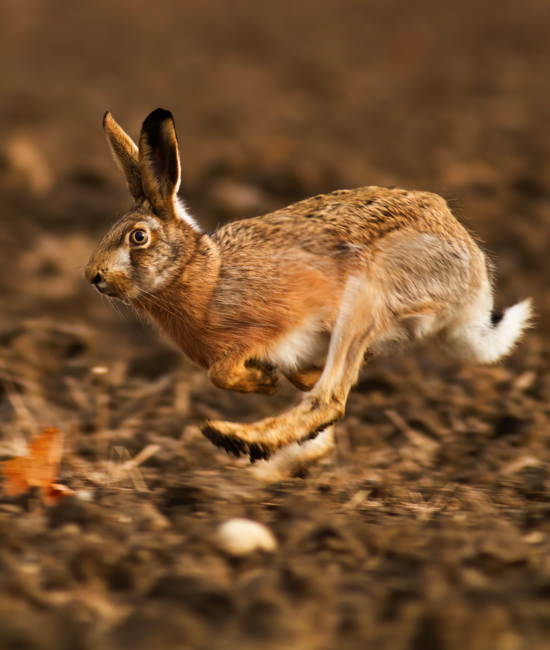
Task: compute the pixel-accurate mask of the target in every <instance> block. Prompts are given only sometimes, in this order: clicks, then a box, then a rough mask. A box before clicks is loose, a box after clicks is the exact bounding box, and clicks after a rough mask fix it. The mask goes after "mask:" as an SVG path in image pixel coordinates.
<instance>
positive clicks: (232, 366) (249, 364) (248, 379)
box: [208, 355, 277, 395]
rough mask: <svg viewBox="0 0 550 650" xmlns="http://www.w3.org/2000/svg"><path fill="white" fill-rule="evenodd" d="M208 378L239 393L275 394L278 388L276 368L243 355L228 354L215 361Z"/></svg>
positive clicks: (216, 384)
mask: <svg viewBox="0 0 550 650" xmlns="http://www.w3.org/2000/svg"><path fill="white" fill-rule="evenodd" d="M208 378H209V379H210V381H211V382H212V383H213V384H214V386H217V387H218V388H226V389H227V390H234V391H237V392H239V393H262V394H263V395H273V393H274V392H275V391H276V390H277V375H276V373H275V368H273V367H272V366H269V365H268V364H263V363H260V362H257V361H255V360H252V359H246V358H244V357H242V356H236V355H235V356H233V355H228V356H227V357H224V358H223V359H220V360H219V361H216V362H215V363H213V364H212V365H211V366H210V368H209V370H208Z"/></svg>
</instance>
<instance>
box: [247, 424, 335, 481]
mask: <svg viewBox="0 0 550 650" xmlns="http://www.w3.org/2000/svg"><path fill="white" fill-rule="evenodd" d="M333 449H334V426H330V427H328V428H326V429H324V431H321V432H320V433H319V435H318V436H317V437H316V438H315V439H314V440H306V442H303V443H301V444H300V443H298V442H293V443H292V444H290V445H287V446H286V447H283V449H280V450H279V451H278V452H277V453H275V454H274V455H273V456H272V457H271V458H270V459H269V460H261V461H259V462H257V463H255V464H254V465H252V467H251V472H252V474H253V476H255V477H256V478H258V479H260V480H261V481H281V480H283V479H285V478H289V477H293V476H300V475H303V474H304V473H305V472H307V470H308V469H309V468H310V467H311V466H312V465H315V464H316V463H318V462H319V461H320V460H322V459H323V458H325V457H326V456H328V455H329V454H330V453H331V451H332V450H333Z"/></svg>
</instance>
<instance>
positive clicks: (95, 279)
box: [86, 268, 117, 298]
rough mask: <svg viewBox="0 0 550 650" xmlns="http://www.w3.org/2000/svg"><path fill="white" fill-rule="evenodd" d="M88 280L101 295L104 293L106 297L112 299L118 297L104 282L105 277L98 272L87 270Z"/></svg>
mask: <svg viewBox="0 0 550 650" xmlns="http://www.w3.org/2000/svg"><path fill="white" fill-rule="evenodd" d="M86 280H88V282H89V283H90V284H92V285H93V286H94V287H95V288H96V289H97V290H98V291H99V293H103V294H104V295H106V296H111V297H112V298H115V297H116V295H117V294H116V293H114V291H113V288H112V287H111V285H110V284H109V283H108V282H106V281H105V280H104V278H103V276H102V275H101V273H99V272H98V271H95V270H93V269H89V268H87V269H86Z"/></svg>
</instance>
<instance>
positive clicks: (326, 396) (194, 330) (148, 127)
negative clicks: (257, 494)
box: [86, 108, 531, 460]
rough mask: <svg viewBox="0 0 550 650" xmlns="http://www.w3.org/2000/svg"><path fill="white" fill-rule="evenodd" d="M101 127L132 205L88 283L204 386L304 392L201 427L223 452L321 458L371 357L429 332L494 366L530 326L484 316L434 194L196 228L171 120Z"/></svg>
mask: <svg viewBox="0 0 550 650" xmlns="http://www.w3.org/2000/svg"><path fill="white" fill-rule="evenodd" d="M103 126H104V129H105V132H106V134H107V140H108V142H109V145H110V148H111V151H112V153H113V155H114V158H115V160H116V162H117V164H118V166H119V167H120V169H121V171H122V172H123V174H124V176H125V177H126V181H127V183H128V189H129V190H130V193H131V195H132V197H133V201H134V203H133V206H132V208H131V210H130V211H129V212H128V213H127V214H126V215H125V216H123V217H122V218H121V219H120V220H119V221H118V222H116V223H115V224H114V225H113V227H112V228H111V230H110V231H109V232H108V233H107V235H106V236H105V237H104V239H103V241H102V242H101V243H100V245H99V247H98V248H97V250H96V251H95V252H94V254H93V255H92V257H91V259H90V262H89V263H88V266H87V267H86V279H87V280H88V281H89V282H90V283H91V284H93V285H94V286H95V287H96V289H97V290H98V291H100V292H101V293H103V294H106V295H107V296H111V297H115V298H120V299H122V300H124V301H126V302H127V303H130V304H131V305H133V306H134V307H135V308H136V309H137V310H139V311H140V312H144V313H146V314H148V316H149V317H150V318H151V319H152V320H153V321H154V322H155V323H156V324H157V325H158V327H159V328H160V330H161V331H162V332H163V334H164V335H165V336H166V337H167V338H168V339H170V340H171V341H172V342H173V343H174V344H175V345H176V346H177V347H178V348H179V349H180V350H181V351H182V352H183V353H184V354H186V355H187V356H188V357H189V358H190V359H192V360H193V361H194V362H195V363H197V364H198V365H200V366H202V367H203V368H206V369H207V370H208V376H209V378H210V380H211V381H212V383H213V384H214V385H215V386H219V387H220V388H227V389H229V390H235V391H240V392H243V393H252V392H257V393H264V394H266V395H271V394H272V393H274V392H275V390H276V388H277V375H278V373H280V374H282V375H284V376H285V377H286V378H287V379H288V380H289V381H290V382H292V383H293V384H294V385H295V386H297V387H298V388H299V389H300V390H302V391H304V392H305V395H304V397H303V400H302V402H301V403H300V405H299V406H297V407H295V408H293V409H292V410H290V411H288V412H286V413H283V414H282V415H280V416H278V417H272V418H267V419H264V420H261V421H259V422H256V423H255V424H239V423H236V422H208V423H206V424H205V425H204V427H203V430H202V431H203V434H204V435H205V436H206V437H207V438H209V439H210V440H211V441H212V442H213V443H214V444H216V445H218V446H220V447H223V448H224V449H226V450H228V451H230V452H233V453H235V454H240V453H246V454H249V455H250V458H251V459H252V460H254V459H259V458H268V457H269V456H270V455H271V454H273V453H274V452H277V451H278V450H280V449H281V448H283V447H286V446H287V445H290V444H291V443H303V442H305V441H308V440H310V442H308V443H307V444H304V445H303V448H304V451H305V450H306V449H308V448H309V451H310V454H311V456H312V457H318V456H322V455H323V454H324V453H326V451H327V450H328V449H330V446H331V442H330V440H325V441H324V442H320V441H321V439H322V438H323V436H319V438H318V439H317V440H311V439H313V438H315V437H316V436H317V434H318V433H320V432H325V433H324V434H323V435H324V436H325V437H326V436H327V435H329V436H330V435H332V428H331V425H332V424H333V423H334V422H336V421H337V420H340V419H341V418H342V417H343V416H344V411H345V407H346V400H347V397H348V393H349V391H350V389H351V387H352V386H353V384H354V383H355V381H356V380H357V376H358V373H359V370H360V369H361V366H362V365H363V363H364V362H365V360H366V359H368V358H369V357H370V356H371V355H373V354H380V353H384V352H385V351H386V350H388V349H389V348H390V347H391V346H392V345H393V344H396V343H414V342H416V341H421V340H423V339H426V338H428V337H435V338H437V339H438V340H439V341H440V342H441V343H442V344H443V345H444V346H445V347H446V348H447V349H448V350H449V351H451V352H452V353H454V354H456V355H457V356H458V357H460V358H462V359H467V360H471V361H477V362H481V363H492V362H495V361H497V360H498V359H500V358H501V357H503V356H504V355H506V354H508V353H509V352H510V351H511V350H512V348H513V347H514V345H515V343H516V342H517V341H518V339H519V338H520V336H521V334H522V331H523V330H524V328H526V327H527V326H528V324H529V318H530V314H531V304H530V301H529V300H526V301H524V302H521V303H519V304H517V305H515V306H513V307H511V308H509V309H507V310H506V311H504V312H503V313H496V312H495V311H493V289H492V285H491V272H490V263H489V262H488V261H487V258H486V257H485V254H484V253H483V252H482V251H481V250H480V248H479V247H478V246H477V244H476V243H475V241H474V240H473V239H472V237H471V236H470V235H469V234H468V232H467V231H466V230H465V229H464V228H463V226H461V225H460V223H458V221H457V220H456V219H455V218H454V216H453V215H452V214H451V212H450V210H449V208H448V206H447V204H446V203H445V201H444V200H443V199H442V198H441V197H440V196H437V195H435V194H429V193H427V192H409V191H406V190H400V189H384V188H380V187H364V188H361V189H357V190H340V191H337V192H332V193H331V194H327V195H322V196H315V197H313V198H310V199H306V200H305V201H300V202H299V203H296V204H295V205H292V206H290V207H287V208H284V209H282V210H279V211H277V212H274V213H272V214H267V215H265V216H261V217H256V218H254V219H247V220H244V221H237V222H234V223H229V224H227V225H225V226H223V227H221V228H219V229H218V230H217V231H215V232H214V233H211V234H205V233H203V232H202V231H201V230H200V228H199V227H198V226H197V224H196V223H195V221H194V220H193V219H192V218H191V217H190V216H189V214H188V213H187V212H186V210H185V208H184V206H183V205H182V204H181V203H180V202H179V200H178V198H177V191H178V187H179V184H180V160H179V154H178V143H177V139H176V132H175V127H174V120H173V118H172V115H171V113H170V112H168V111H165V110H163V109H160V108H159V109H157V110H156V111H153V112H152V113H151V114H150V115H149V116H148V117H147V118H146V120H145V122H144V123H143V127H142V130H141V135H140V138H139V146H136V145H135V144H134V142H133V141H132V140H131V139H130V137H129V136H128V135H127V134H126V133H125V132H124V131H123V130H122V129H121V128H120V126H118V124H117V123H116V122H115V121H114V119H113V117H112V116H111V114H110V113H109V112H107V113H106V114H105V118H104V120H103ZM315 445H316V446H315ZM292 448H294V449H296V448H297V445H295V444H294V445H293V447H291V448H289V449H292ZM285 451H286V450H285ZM281 453H283V454H284V453H285V452H279V454H278V455H279V456H281ZM291 456H292V454H291Z"/></svg>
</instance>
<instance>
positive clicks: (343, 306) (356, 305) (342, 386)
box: [202, 276, 391, 460]
mask: <svg viewBox="0 0 550 650" xmlns="http://www.w3.org/2000/svg"><path fill="white" fill-rule="evenodd" d="M390 325H391V317H390V316H389V314H388V313H387V309H386V308H385V300H384V294H383V292H382V291H381V289H379V288H378V287H377V286H376V285H375V284H374V283H372V282H369V281H367V280H366V279H365V278H363V277H356V276H353V277H350V278H349V279H348V282H347V284H346V289H345V291H344V295H343V297H342V300H341V303H340V308H339V312H338V318H337V321H336V324H335V327H334V330H333V332H332V336H331V340H330V347H329V353H328V357H327V361H326V364H325V368H324V370H323V373H322V375H321V377H320V379H319V381H318V382H317V383H316V384H315V387H314V388H313V390H312V391H311V392H310V393H308V394H307V395H306V396H304V398H303V400H302V403H301V404H299V405H298V406H297V407H295V408H294V409H292V410H291V411H289V412H287V413H284V414H283V415H280V416H278V417H273V418H266V419H264V420H260V421H259V422H256V423H254V424H241V423H237V422H235V423H234V422H209V423H207V424H206V425H205V426H204V427H203V430H202V431H203V434H204V435H205V436H206V437H207V438H208V439H209V440H211V441H212V442H213V443H214V444H215V445H217V446H219V447H223V448H224V449H226V450H227V451H230V452H233V453H237V454H239V453H248V454H250V457H251V459H253V460H254V459H258V458H268V457H269V456H270V455H271V454H273V453H274V452H276V451H277V450H278V449H281V448H282V447H285V446H286V445H288V444H290V443H293V442H303V441H305V440H308V439H311V438H315V437H316V436H317V434H318V433H319V432H320V431H323V430H324V429H326V428H327V427H329V426H330V425H331V424H333V423H334V422H336V421H338V420H340V419H341V418H342V417H343V416H344V411H345V406H346V401H347V397H348V394H349V391H350V390H351V387H352V386H353V384H354V383H355V382H356V380H357V376H358V374H359V370H360V369H361V366H362V365H363V363H364V359H365V354H366V352H367V350H368V349H369V346H370V345H371V344H372V342H373V341H374V340H375V339H376V337H377V336H378V335H379V333H380V332H381V331H384V329H386V328H388V327H390Z"/></svg>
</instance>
